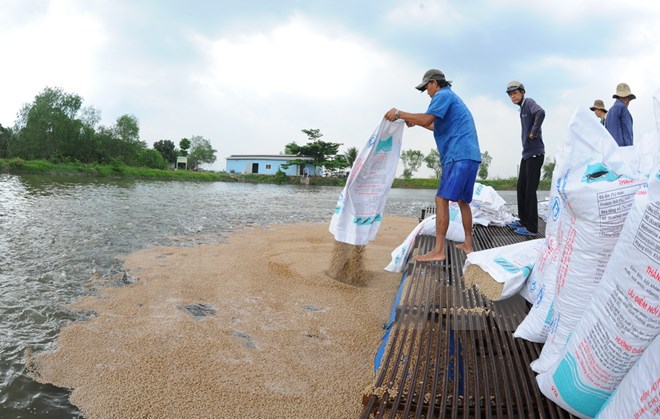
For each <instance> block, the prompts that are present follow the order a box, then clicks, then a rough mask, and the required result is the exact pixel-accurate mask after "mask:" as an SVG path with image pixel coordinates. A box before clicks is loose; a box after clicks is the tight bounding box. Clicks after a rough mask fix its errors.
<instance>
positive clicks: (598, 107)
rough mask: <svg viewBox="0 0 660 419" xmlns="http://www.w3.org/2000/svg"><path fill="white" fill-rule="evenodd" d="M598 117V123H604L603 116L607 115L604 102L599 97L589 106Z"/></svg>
mask: <svg viewBox="0 0 660 419" xmlns="http://www.w3.org/2000/svg"><path fill="white" fill-rule="evenodd" d="M589 109H591V110H592V111H593V112H594V113H595V114H596V116H597V117H598V119H600V123H601V124H603V125H605V117H606V116H607V109H605V102H603V101H602V100H600V99H596V100H594V105H593V106H592V107H590V108H589Z"/></svg>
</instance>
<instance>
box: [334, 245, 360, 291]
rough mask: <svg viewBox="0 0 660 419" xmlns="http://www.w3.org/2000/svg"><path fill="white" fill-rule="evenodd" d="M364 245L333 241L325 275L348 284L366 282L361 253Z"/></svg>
mask: <svg viewBox="0 0 660 419" xmlns="http://www.w3.org/2000/svg"><path fill="white" fill-rule="evenodd" d="M365 247H366V246H354V245H352V244H347V243H342V242H338V241H335V246H334V248H333V249H332V259H331V260H330V267H329V269H328V271H327V273H326V274H327V275H328V276H329V277H330V278H333V279H335V280H337V281H340V282H343V283H345V284H349V285H357V286H363V285H365V282H366V275H365V271H364V262H363V255H364V249H365Z"/></svg>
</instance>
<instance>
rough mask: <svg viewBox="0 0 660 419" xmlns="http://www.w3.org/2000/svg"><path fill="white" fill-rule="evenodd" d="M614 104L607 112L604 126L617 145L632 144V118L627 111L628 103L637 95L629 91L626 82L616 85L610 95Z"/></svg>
mask: <svg viewBox="0 0 660 419" xmlns="http://www.w3.org/2000/svg"><path fill="white" fill-rule="evenodd" d="M612 97H613V98H614V99H616V100H615V101H614V104H613V105H612V107H611V108H610V111H609V112H608V113H607V119H605V128H607V130H608V131H609V132H610V134H611V135H612V137H613V138H614V141H616V143H617V144H618V145H619V147H626V146H631V145H633V119H632V115H630V111H628V104H629V103H630V101H631V100H633V99H636V98H637V97H636V96H635V95H633V94H632V93H631V91H630V86H628V85H627V84H626V83H619V84H618V85H617V86H616V93H614V94H613V95H612Z"/></svg>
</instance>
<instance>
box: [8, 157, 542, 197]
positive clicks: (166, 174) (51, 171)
mask: <svg viewBox="0 0 660 419" xmlns="http://www.w3.org/2000/svg"><path fill="white" fill-rule="evenodd" d="M0 172H1V173H11V174H39V175H51V176H90V177H107V178H113V177H114V178H138V179H153V180H188V181H190V180H192V181H208V182H245V183H271V184H292V185H298V184H300V181H301V178H300V177H298V176H286V177H283V176H270V175H259V174H229V173H224V172H193V171H187V170H176V171H173V170H159V169H149V168H146V167H130V166H125V165H123V164H112V165H102V164H95V163H92V164H83V163H79V162H75V163H57V164H56V163H51V162H49V161H45V160H22V159H10V160H8V159H0ZM477 181H478V182H479V183H482V184H484V185H487V186H492V187H493V188H495V189H496V190H500V191H504V190H515V189H516V182H517V178H515V177H512V178H509V179H492V180H479V179H477ZM309 184H310V185H315V186H344V185H345V184H346V179H344V178H333V177H311V178H309ZM392 187H393V188H407V189H437V188H438V179H429V178H415V179H400V178H397V179H394V182H393V184H392ZM539 190H546V191H547V190H550V180H542V181H541V183H540V185H539Z"/></svg>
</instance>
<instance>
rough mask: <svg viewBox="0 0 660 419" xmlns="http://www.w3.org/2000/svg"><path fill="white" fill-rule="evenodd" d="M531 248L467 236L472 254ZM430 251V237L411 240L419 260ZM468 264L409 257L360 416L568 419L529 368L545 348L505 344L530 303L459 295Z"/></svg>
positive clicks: (486, 233) (459, 259) (491, 230)
mask: <svg viewBox="0 0 660 419" xmlns="http://www.w3.org/2000/svg"><path fill="white" fill-rule="evenodd" d="M433 209H434V208H433ZM426 211H429V209H427V210H426ZM429 212H432V211H429ZM539 231H545V223H544V222H543V220H539ZM540 237H543V235H542V234H541V235H539V236H538V237H536V238H540ZM530 239H531V238H527V237H523V236H519V235H517V234H515V233H513V230H511V229H510V228H507V227H483V226H475V228H474V232H473V241H474V248H475V250H484V249H488V248H492V247H497V246H503V245H507V244H513V243H517V242H520V241H525V240H530ZM434 244H435V237H432V236H418V237H417V241H416V244H415V250H416V252H418V253H426V252H427V251H429V250H430V249H431V248H432V247H433V246H434ZM465 257H466V256H465V254H464V253H463V252H462V251H460V250H458V249H456V248H455V246H454V243H453V242H448V245H447V260H446V262H445V263H438V262H434V263H429V262H424V263H419V262H415V261H414V259H413V258H411V262H409V264H408V268H407V270H406V272H405V273H404V275H403V277H402V280H401V286H400V288H399V291H398V293H397V297H396V299H395V302H394V306H393V309H392V316H391V318H390V322H389V323H388V324H386V325H385V330H386V332H385V335H384V337H383V341H382V343H381V347H380V349H379V351H378V353H377V355H376V357H375V361H374V365H375V369H376V380H375V385H374V386H373V387H372V388H370V389H368V390H366V391H365V392H366V394H364V396H363V401H362V404H363V409H362V414H361V417H363V418H371V417H377V418H381V417H389V418H409V417H416V418H431V417H442V418H481V417H484V418H493V417H495V418H572V417H573V416H572V415H570V414H568V412H566V411H564V410H562V409H561V408H559V407H558V406H557V405H555V404H554V403H552V402H551V401H549V400H547V399H546V398H545V397H544V396H543V395H542V394H541V392H540V391H539V389H538V385H537V383H536V378H535V374H534V372H533V371H532V370H531V369H530V367H529V364H530V363H531V362H532V361H533V360H534V359H536V358H538V356H539V354H540V352H541V347H542V345H541V344H537V343H532V342H528V341H525V340H522V339H514V338H513V336H512V334H513V332H514V331H515V329H516V327H517V326H518V325H519V324H520V322H521V321H522V320H523V319H524V317H525V315H526V314H527V312H528V310H529V304H528V303H527V302H526V301H525V300H524V299H523V298H522V297H520V296H518V295H517V296H515V297H512V298H509V299H507V300H504V301H501V302H492V301H489V300H487V299H486V298H485V297H484V296H482V294H481V293H480V292H478V291H477V290H475V289H474V288H470V289H466V287H465V283H464V281H463V272H462V268H463V264H464V262H465Z"/></svg>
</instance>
